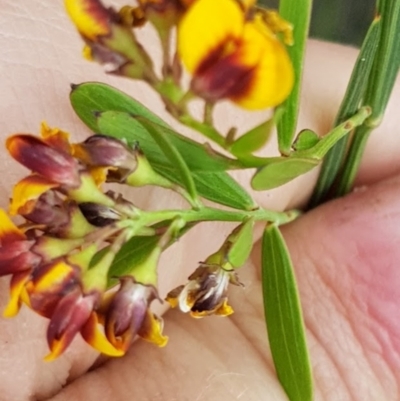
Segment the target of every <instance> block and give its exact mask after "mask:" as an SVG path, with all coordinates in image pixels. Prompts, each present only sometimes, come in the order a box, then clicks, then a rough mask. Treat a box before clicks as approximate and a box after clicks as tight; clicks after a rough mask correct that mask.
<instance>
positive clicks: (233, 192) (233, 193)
mask: <svg viewBox="0 0 400 401" xmlns="http://www.w3.org/2000/svg"><path fill="white" fill-rule="evenodd" d="M159 173H160V174H161V172H160V171H159ZM193 179H194V182H195V184H196V188H197V191H198V192H199V194H200V195H201V196H202V197H204V198H206V199H208V200H210V201H213V202H215V203H219V204H221V205H225V206H229V207H232V208H234V209H241V210H254V209H256V208H257V205H256V204H255V203H254V201H253V199H252V198H251V196H250V195H249V194H248V193H247V192H246V191H245V190H244V188H243V187H242V186H241V185H239V184H238V182H237V181H236V180H234V179H233V178H232V177H231V176H230V175H229V174H228V173H226V172H225V171H218V172H215V173H208V172H200V171H195V172H193Z"/></svg>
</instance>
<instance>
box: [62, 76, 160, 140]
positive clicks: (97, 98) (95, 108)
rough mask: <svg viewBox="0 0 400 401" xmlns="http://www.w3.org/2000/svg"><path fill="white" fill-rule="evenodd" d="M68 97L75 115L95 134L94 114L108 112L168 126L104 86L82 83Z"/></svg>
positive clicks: (123, 95) (95, 120)
mask: <svg viewBox="0 0 400 401" xmlns="http://www.w3.org/2000/svg"><path fill="white" fill-rule="evenodd" d="M69 97H70V101H71V105H72V107H73V109H74V110H75V113H76V114H77V115H78V117H79V118H80V119H81V120H82V121H83V122H84V123H85V124H86V125H87V126H88V127H89V128H90V129H91V130H92V131H94V132H97V119H96V113H98V112H103V111H109V110H115V111H125V112H127V113H131V114H137V115H140V116H143V117H146V118H148V119H149V120H150V121H153V122H155V123H157V124H160V125H163V126H165V127H167V128H168V124H167V123H166V122H164V121H163V120H162V119H161V118H160V117H158V116H157V115H155V114H154V113H153V112H151V111H150V110H149V109H148V108H147V107H145V106H143V105H142V104H141V103H139V102H138V101H136V100H135V99H132V98H131V97H130V96H128V95H126V94H125V93H123V92H121V91H119V90H118V89H115V88H113V87H112V86H109V85H106V84H102V83H99V82H84V83H82V84H79V85H73V86H72V90H71V93H70V96H69Z"/></svg>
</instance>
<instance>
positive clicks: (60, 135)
mask: <svg viewBox="0 0 400 401" xmlns="http://www.w3.org/2000/svg"><path fill="white" fill-rule="evenodd" d="M40 135H41V137H42V138H43V139H44V140H45V141H46V143H47V144H49V145H50V146H52V147H55V148H57V149H61V150H63V151H65V152H67V153H71V145H70V143H69V134H68V132H65V131H62V130H60V129H59V128H56V127H53V128H50V127H49V126H48V125H47V123H46V122H45V121H42V124H41V126H40Z"/></svg>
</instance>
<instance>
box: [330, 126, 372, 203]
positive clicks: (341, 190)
mask: <svg viewBox="0 0 400 401" xmlns="http://www.w3.org/2000/svg"><path fill="white" fill-rule="evenodd" d="M372 130H373V127H369V126H367V125H362V126H361V127H359V128H358V129H357V131H356V132H355V133H354V138H353V141H352V142H351V146H350V149H349V152H348V154H347V158H346V164H345V165H344V167H343V171H342V174H341V175H340V180H339V182H338V184H337V187H336V191H335V194H336V196H343V195H345V194H347V193H348V192H349V191H350V189H351V187H352V185H353V182H354V180H355V178H356V175H357V171H358V167H359V166H360V162H361V159H362V155H363V153H364V149H365V146H366V144H367V141H368V138H369V134H370V133H371V132H372Z"/></svg>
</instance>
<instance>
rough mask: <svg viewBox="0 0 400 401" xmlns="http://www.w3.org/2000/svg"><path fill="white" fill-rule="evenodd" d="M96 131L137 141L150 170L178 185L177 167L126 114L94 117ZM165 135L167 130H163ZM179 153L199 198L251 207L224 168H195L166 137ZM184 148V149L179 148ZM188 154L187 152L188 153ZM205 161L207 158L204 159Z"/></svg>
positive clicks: (243, 192)
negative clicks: (190, 173) (216, 169)
mask: <svg viewBox="0 0 400 401" xmlns="http://www.w3.org/2000/svg"><path fill="white" fill-rule="evenodd" d="M97 127H98V128H97V131H98V132H100V133H102V134H104V135H109V136H112V137H115V138H120V139H121V138H125V139H126V140H127V141H128V143H131V144H132V143H135V142H138V143H139V145H140V147H141V149H142V150H143V152H144V154H145V155H146V157H147V159H148V160H149V162H150V163H151V165H152V167H153V168H154V170H155V171H156V172H157V173H159V174H161V175H162V176H164V177H165V178H168V179H169V180H170V181H172V182H174V183H176V184H179V185H182V181H181V179H180V177H179V175H178V173H177V169H176V167H175V166H174V165H172V164H171V163H170V161H169V160H168V158H167V157H166V156H165V155H164V153H163V152H162V151H161V149H160V147H159V146H158V145H157V143H156V142H155V141H154V139H153V138H152V136H151V135H149V134H148V132H147V131H146V129H144V127H143V126H142V125H141V124H139V122H138V121H137V120H135V119H134V118H133V117H132V116H130V115H129V114H127V113H123V112H122V113H121V112H113V111H108V112H104V113H101V114H100V115H99V116H98V117H97ZM164 132H165V134H166V135H170V133H171V131H169V130H168V129H166V130H165V131H164ZM169 138H170V140H171V142H172V143H173V144H174V145H175V146H176V147H177V149H178V150H179V151H180V152H181V155H182V157H183V158H184V160H185V162H186V163H187V165H188V166H189V168H190V169H191V172H192V177H193V180H194V183H195V186H196V189H197V191H198V193H199V195H201V196H202V197H204V198H206V199H209V200H211V201H214V202H216V203H220V204H222V205H225V206H230V207H232V208H235V209H245V210H252V209H254V207H255V204H254V201H253V200H252V198H251V197H250V195H249V194H248V193H247V192H246V191H245V190H244V189H243V188H242V187H241V186H240V185H239V184H238V183H237V182H236V181H235V180H234V179H233V178H232V177H231V176H230V175H229V174H228V173H226V172H225V171H203V170H199V169H196V168H195V166H196V164H192V163H196V162H195V158H191V157H187V156H188V155H187V153H185V152H184V151H182V147H181V145H178V142H177V141H174V139H173V137H172V136H169ZM183 149H184V150H185V149H186V148H183ZM189 156H190V153H189ZM206 160H207V159H206Z"/></svg>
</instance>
